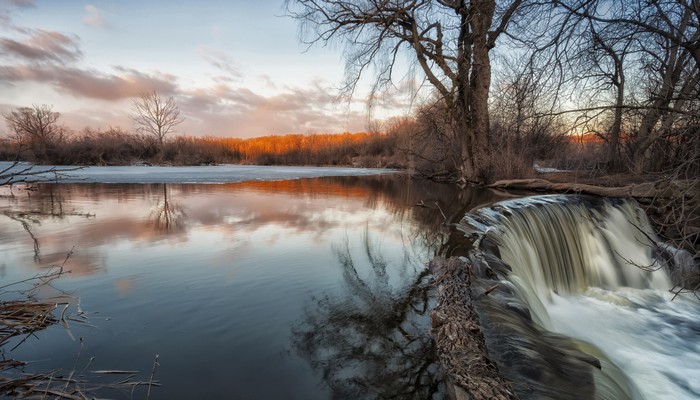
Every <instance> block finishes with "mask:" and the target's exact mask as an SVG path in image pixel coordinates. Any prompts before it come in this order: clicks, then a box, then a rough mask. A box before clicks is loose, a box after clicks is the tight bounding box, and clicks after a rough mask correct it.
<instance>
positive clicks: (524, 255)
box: [460, 195, 700, 399]
mask: <svg viewBox="0 0 700 400" xmlns="http://www.w3.org/2000/svg"><path fill="white" fill-rule="evenodd" d="M460 229H463V230H464V231H465V232H466V233H468V234H476V235H477V236H478V240H477V242H476V245H475V250H474V251H473V253H472V256H471V258H472V260H473V262H474V265H475V266H476V267H475V269H479V268H481V269H484V267H485V266H488V268H487V269H488V270H489V271H491V272H489V273H491V274H493V273H495V274H496V275H497V279H499V280H501V282H500V285H501V286H503V287H504V289H503V290H502V291H501V293H500V294H499V293H498V291H497V292H496V293H495V294H492V295H490V296H482V298H483V299H486V298H487V297H490V298H491V299H490V300H482V301H479V302H477V303H478V304H477V310H478V311H479V314H480V316H481V317H483V320H484V321H486V325H488V326H487V331H488V332H487V343H489V339H488V333H489V332H490V333H491V337H492V339H491V340H490V345H489V347H492V346H495V347H499V346H500V347H502V348H506V349H511V350H505V351H503V352H504V353H506V354H505V355H503V356H501V357H500V362H501V363H502V364H505V368H506V370H509V369H510V370H512V371H511V372H512V373H513V374H516V375H517V374H520V375H523V374H524V375H525V376H526V377H527V378H528V379H530V381H528V382H529V383H527V384H524V385H522V387H520V389H519V390H520V392H519V395H520V397H521V398H528V396H530V398H564V397H565V396H566V398H572V399H574V398H598V399H619V398H631V399H664V398H667V399H692V398H700V302H698V301H697V300H696V299H695V298H693V297H689V298H685V297H678V298H675V299H674V300H671V298H672V294H671V293H669V292H668V290H669V289H670V288H672V287H673V283H672V282H671V279H670V277H669V274H668V273H667V271H666V268H665V267H666V265H665V264H667V263H669V262H672V260H669V259H668V258H669V257H665V259H664V257H660V254H659V252H658V251H657V250H658V249H662V248H664V249H668V248H667V247H661V246H660V245H659V244H658V243H656V241H655V234H654V233H653V231H652V229H651V228H650V226H649V223H648V220H647V219H646V216H645V215H644V213H643V212H642V210H640V209H639V207H637V206H636V204H635V203H633V202H630V201H624V200H611V199H601V198H592V197H583V196H563V195H558V196H536V197H530V198H524V199H519V200H511V201H507V202H502V203H498V204H496V205H494V206H492V207H490V208H485V209H481V210H478V211H477V212H475V213H474V214H470V215H467V216H466V217H465V218H464V220H463V221H462V223H461V224H460ZM671 258H672V257H671ZM676 258H678V257H676ZM480 265H481V267H479V266H480ZM484 285H490V284H489V283H482V286H484ZM499 302H500V303H499ZM509 313H510V314H516V315H515V317H512V316H509V315H507V314H509ZM518 315H520V317H519V316H518ZM503 330H505V331H507V332H509V333H508V335H506V334H502V333H499V331H503ZM550 333H552V334H553V335H554V336H552V338H549V336H548V335H549V334H550ZM557 334H558V335H557ZM517 335H521V336H520V337H519V338H518V337H517ZM561 335H563V336H561ZM510 336H514V337H510ZM566 336H568V337H569V338H571V339H572V340H570V342H571V343H573V344H574V346H573V347H575V348H576V349H575V350H571V349H570V347H571V345H570V344H567V343H568V342H567V343H564V344H561V345H559V344H555V345H554V350H547V351H545V350H542V352H543V354H540V355H533V354H534V353H536V352H537V349H540V348H542V347H543V346H542V345H540V344H537V343H535V342H536V341H549V342H551V343H554V342H556V343H559V342H562V341H564V342H566V340H565V339H561V338H562V337H566ZM522 343H526V344H527V346H529V347H528V348H527V349H526V350H517V351H516V350H512V349H515V348H516V346H518V345H522ZM538 343H539V342H538ZM567 349H568V350H567ZM579 350H580V351H581V352H583V353H585V354H587V355H589V356H592V357H595V358H596V359H598V361H599V362H600V365H597V364H596V362H595V361H591V360H590V359H588V360H587V359H586V356H585V354H584V355H583V356H582V355H581V354H578V353H577V351H579ZM496 351H497V352H498V351H499V350H498V349H496ZM518 351H519V352H520V353H522V354H523V357H525V358H527V361H522V360H520V361H518V360H517V358H518V357H516V356H514V355H513V353H516V352H518ZM547 352H549V353H551V354H544V353H547ZM552 354H554V355H552ZM562 354H564V355H566V357H568V358H573V359H578V360H583V361H586V362H587V363H588V365H586V364H585V363H581V362H574V363H573V364H571V365H569V366H562V365H553V364H557V363H559V362H560V361H553V360H554V359H555V358H556V359H557V360H564V359H565V358H566V357H562ZM555 356H556V357H555ZM496 358H498V357H496ZM521 358H522V357H521ZM524 364H528V365H529V368H530V369H535V368H542V369H545V368H550V369H551V371H554V372H552V373H549V372H548V373H547V374H544V375H543V374H537V373H535V372H533V371H528V368H527V367H525V366H523V365H524ZM537 365H540V367H537ZM582 365H583V366H585V367H588V368H589V369H590V370H592V371H593V372H592V376H593V381H594V382H593V384H592V385H591V386H592V387H594V389H593V391H594V393H587V392H586V391H585V390H584V389H577V384H575V383H574V384H572V385H571V386H567V385H562V386H561V388H559V389H557V390H560V391H559V392H552V393H547V391H548V389H547V388H543V389H542V390H543V392H535V391H534V389H533V387H534V386H537V383H536V382H535V381H536V380H540V381H541V380H542V379H543V378H542V376H544V377H545V378H547V377H549V376H550V375H552V374H556V373H559V371H562V370H563V371H564V372H563V373H562V376H564V377H569V376H570V375H571V374H573V372H570V371H571V370H579V369H580V370H581V371H582V372H581V373H580V374H579V375H580V376H577V377H576V378H575V379H578V380H579V381H581V382H584V383H585V382H586V379H587V378H586V377H587V376H588V375H586V373H585V371H583V370H584V369H585V368H584V367H582ZM591 365H592V366H593V367H591ZM506 372H508V371H506ZM508 373H510V372H508ZM547 379H549V378H547ZM551 381H554V379H551ZM542 384H543V386H546V384H547V383H546V382H544V383H542ZM584 386H585V384H580V385H579V388H583V387H584ZM576 390H580V392H579V393H570V392H571V391H576ZM542 393H545V394H542ZM563 393H567V394H566V395H564V394H563Z"/></svg>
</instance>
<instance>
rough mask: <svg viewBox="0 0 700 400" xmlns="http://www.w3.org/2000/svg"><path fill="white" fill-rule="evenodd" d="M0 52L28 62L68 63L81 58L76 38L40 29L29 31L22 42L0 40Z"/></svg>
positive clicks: (6, 39) (7, 39)
mask: <svg viewBox="0 0 700 400" xmlns="http://www.w3.org/2000/svg"><path fill="white" fill-rule="evenodd" d="M0 50H2V51H3V52H4V53H5V55H6V56H10V57H14V58H19V59H22V60H25V61H30V62H41V61H51V62H57V63H68V62H73V61H77V60H78V59H79V58H80V57H81V56H82V51H81V50H80V42H79V39H78V37H77V36H73V35H70V36H69V35H65V34H63V33H60V32H54V31H45V30H41V29H40V30H31V31H29V37H28V38H24V39H22V40H15V39H10V38H0Z"/></svg>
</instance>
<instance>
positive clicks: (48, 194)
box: [0, 186, 94, 264]
mask: <svg viewBox="0 0 700 400" xmlns="http://www.w3.org/2000/svg"><path fill="white" fill-rule="evenodd" d="M33 189H34V188H33V187H32V190H33ZM0 198H2V199H4V200H5V201H6V203H7V205H8V206H4V207H1V208H0V209H1V210H2V215H4V216H6V217H7V218H9V219H11V220H13V221H14V222H16V223H17V224H19V225H20V226H21V227H22V229H23V230H24V232H25V233H26V234H27V236H28V237H29V239H30V240H31V243H32V249H33V252H34V256H33V259H34V262H35V263H37V264H39V263H45V262H49V263H55V261H56V259H55V257H53V255H52V256H50V257H48V258H49V260H46V259H43V258H42V255H41V243H40V241H39V237H37V236H36V235H35V234H34V228H35V227H38V226H40V225H41V224H42V221H46V220H63V219H65V218H66V217H83V218H90V217H94V215H93V214H90V213H84V212H80V211H77V210H75V209H68V210H66V209H64V207H63V203H64V201H63V198H62V196H61V195H59V194H56V193H55V187H53V186H49V188H48V190H47V191H45V192H43V193H41V194H40V195H33V194H32V192H31V191H29V190H28V191H27V192H26V196H16V195H15V194H14V192H12V191H9V192H8V194H7V195H3V196H1V197H0ZM0 239H3V238H2V236H0Z"/></svg>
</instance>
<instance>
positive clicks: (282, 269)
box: [0, 174, 494, 399]
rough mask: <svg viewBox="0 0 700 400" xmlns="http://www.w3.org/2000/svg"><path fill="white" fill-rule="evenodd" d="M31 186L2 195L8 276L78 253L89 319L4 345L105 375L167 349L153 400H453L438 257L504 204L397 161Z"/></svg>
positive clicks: (77, 306)
mask: <svg viewBox="0 0 700 400" xmlns="http://www.w3.org/2000/svg"><path fill="white" fill-rule="evenodd" d="M36 189H37V190H32V191H29V190H17V189H15V190H14V195H12V196H10V195H8V193H5V194H4V195H3V197H2V198H0V280H1V282H3V283H6V282H14V281H17V280H20V279H24V278H26V277H28V276H32V275H35V274H40V273H42V271H46V269H47V268H48V267H49V266H51V265H55V264H61V263H63V261H64V259H65V258H66V255H67V253H68V252H69V251H71V249H72V254H71V255H70V257H69V258H68V259H67V261H65V265H64V268H65V270H66V271H69V272H70V274H67V275H64V276H63V277H61V278H60V279H59V280H58V281H57V282H55V284H54V286H56V288H57V289H60V290H63V291H67V292H69V293H71V294H72V296H73V300H72V305H71V307H70V309H69V311H68V312H69V313H73V314H76V313H79V312H84V313H86V315H87V316H88V320H89V325H86V324H78V323H71V324H70V326H69V329H66V328H65V327H63V326H62V325H61V324H57V325H54V326H52V327H51V328H49V329H47V330H45V331H42V332H40V333H38V334H37V335H36V337H32V338H29V339H28V340H27V341H25V342H24V343H23V344H22V345H21V346H19V347H18V348H17V349H15V350H14V351H12V352H10V351H9V349H10V348H11V347H12V346H6V347H5V348H4V349H3V350H2V352H3V355H4V356H5V357H8V358H14V359H19V360H23V361H29V362H30V363H29V365H28V366H27V368H26V370H27V371H28V372H39V371H49V370H52V369H56V368H59V369H61V370H62V371H71V370H75V371H78V372H81V373H83V375H85V376H86V377H88V378H89V379H97V381H98V382H114V381H116V380H118V379H119V378H118V377H109V376H107V377H102V378H99V377H95V376H92V375H90V372H89V371H95V370H106V369H119V370H137V371H139V373H138V375H137V379H139V380H143V381H148V380H149V377H150V375H151V373H152V369H153V366H154V360H155V357H156V355H158V366H157V369H156V371H155V379H156V380H157V381H159V383H160V385H161V386H159V387H157V388H154V389H153V391H152V393H151V394H150V398H152V399H192V398H236V399H253V398H255V399H263V398H265V399H327V398H376V397H392V396H395V397H398V398H442V397H443V391H444V390H443V386H442V383H441V377H440V375H439V371H438V369H437V366H436V364H435V361H434V358H433V353H432V345H431V341H430V339H429V336H428V330H429V318H428V314H429V312H430V309H431V301H432V300H431V294H430V292H429V286H430V282H429V279H430V277H429V275H428V273H427V271H426V269H425V264H426V262H427V261H428V260H429V259H430V258H431V257H432V256H433V255H434V254H435V253H436V252H440V253H443V254H445V253H450V252H454V251H455V248H456V247H459V245H455V240H456V238H455V237H454V236H455V235H454V234H451V233H450V230H449V229H448V227H447V226H446V223H448V222H452V221H456V220H459V218H461V217H462V216H463V215H464V213H465V212H467V211H468V210H469V209H471V208H473V207H475V206H478V205H480V204H485V203H487V202H490V201H492V200H494V195H492V194H490V193H489V192H468V191H467V192H465V191H462V192H458V191H457V190H456V188H454V187H453V186H449V185H440V184H435V183H429V182H421V181H415V180H411V179H408V178H407V177H406V176H404V175H401V174H389V175H376V176H355V177H352V176H351V177H326V178H313V179H294V180H281V181H252V182H237V183H226V184H216V185H211V184H210V185H203V184H176V183H158V184H98V183H91V184H87V183H61V184H42V185H38V186H37V187H36ZM49 289H50V288H48V289H47V290H46V293H43V294H44V295H45V296H52V295H56V294H57V293H58V291H57V290H53V289H50V290H49ZM81 342H82V343H81ZM91 359H92V361H91ZM100 379H101V380H100ZM103 395H104V396H108V397H118V398H129V397H130V396H131V394H130V393H129V391H128V390H118V391H108V392H104V393H103ZM133 397H134V398H146V393H145V388H143V387H140V388H137V389H136V390H135V392H134V394H133Z"/></svg>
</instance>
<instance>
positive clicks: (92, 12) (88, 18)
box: [83, 4, 111, 28]
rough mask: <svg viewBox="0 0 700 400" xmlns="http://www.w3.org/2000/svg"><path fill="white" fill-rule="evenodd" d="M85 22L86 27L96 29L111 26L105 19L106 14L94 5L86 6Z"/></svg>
mask: <svg viewBox="0 0 700 400" xmlns="http://www.w3.org/2000/svg"><path fill="white" fill-rule="evenodd" d="M83 22H84V23H85V25H88V26H93V27H96V28H109V27H110V26H111V25H110V23H109V22H108V21H107V20H106V19H105V17H104V12H103V11H102V10H100V9H99V8H97V7H95V6H93V5H92V4H88V5H86V6H85V17H84V18H83Z"/></svg>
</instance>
